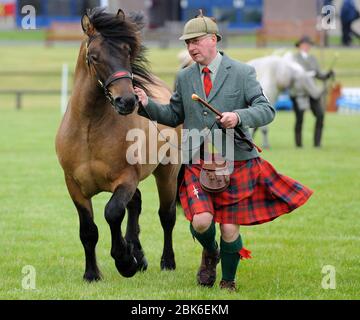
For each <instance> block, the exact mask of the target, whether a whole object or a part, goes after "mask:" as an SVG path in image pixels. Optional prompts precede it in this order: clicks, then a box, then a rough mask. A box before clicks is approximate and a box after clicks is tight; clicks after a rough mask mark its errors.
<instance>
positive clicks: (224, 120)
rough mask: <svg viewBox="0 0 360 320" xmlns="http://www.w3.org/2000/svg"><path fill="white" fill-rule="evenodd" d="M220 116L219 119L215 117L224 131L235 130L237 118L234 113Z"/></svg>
mask: <svg viewBox="0 0 360 320" xmlns="http://www.w3.org/2000/svg"><path fill="white" fill-rule="evenodd" d="M221 115H222V117H221V118H220V117H219V116H217V117H216V119H218V120H220V123H221V125H222V126H223V127H224V128H225V129H232V128H235V127H236V126H237V124H238V123H239V116H238V115H237V113H235V112H223V113H222V114H221Z"/></svg>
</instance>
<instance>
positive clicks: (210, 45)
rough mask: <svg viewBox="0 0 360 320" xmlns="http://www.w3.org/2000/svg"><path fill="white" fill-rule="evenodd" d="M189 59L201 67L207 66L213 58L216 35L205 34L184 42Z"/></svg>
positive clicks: (215, 50)
mask: <svg viewBox="0 0 360 320" xmlns="http://www.w3.org/2000/svg"><path fill="white" fill-rule="evenodd" d="M185 43H186V46H187V49H188V51H189V54H190V56H191V58H192V59H193V60H194V61H195V62H197V63H200V64H202V65H208V64H209V63H210V62H211V61H212V60H213V59H214V57H215V55H216V52H217V49H216V43H217V40H216V35H215V34H206V35H204V36H201V37H197V38H193V39H189V40H185Z"/></svg>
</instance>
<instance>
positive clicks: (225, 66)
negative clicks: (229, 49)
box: [207, 54, 231, 102]
mask: <svg viewBox="0 0 360 320" xmlns="http://www.w3.org/2000/svg"><path fill="white" fill-rule="evenodd" d="M230 68H231V64H230V60H229V59H228V57H227V56H226V55H224V54H223V57H222V60H221V63H220V67H219V70H218V72H217V74H216V78H215V80H214V83H213V87H212V89H211V91H210V94H209V97H208V98H207V100H208V102H211V100H212V99H213V98H214V97H215V96H216V94H217V93H218V92H219V90H220V89H221V87H222V86H223V84H224V81H225V79H226V78H227V76H228V74H229V70H230Z"/></svg>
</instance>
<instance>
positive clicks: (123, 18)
mask: <svg viewBox="0 0 360 320" xmlns="http://www.w3.org/2000/svg"><path fill="white" fill-rule="evenodd" d="M116 16H117V17H118V18H119V19H121V20H122V21H124V20H125V13H124V11H122V10H121V9H119V10H118V12H117V14H116Z"/></svg>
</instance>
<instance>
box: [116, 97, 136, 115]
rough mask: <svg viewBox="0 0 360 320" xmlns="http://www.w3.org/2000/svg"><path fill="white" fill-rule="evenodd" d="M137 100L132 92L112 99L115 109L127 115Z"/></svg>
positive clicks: (133, 108)
mask: <svg viewBox="0 0 360 320" xmlns="http://www.w3.org/2000/svg"><path fill="white" fill-rule="evenodd" d="M138 100H139V99H138V97H137V95H134V94H129V95H125V96H121V97H116V98H115V99H114V107H115V110H116V111H117V112H118V113H119V114H121V115H123V116H125V115H128V114H130V113H132V112H133V111H134V110H135V107H136V106H137V103H138Z"/></svg>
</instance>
